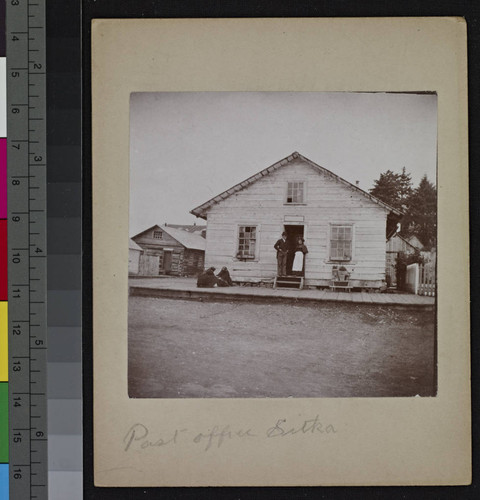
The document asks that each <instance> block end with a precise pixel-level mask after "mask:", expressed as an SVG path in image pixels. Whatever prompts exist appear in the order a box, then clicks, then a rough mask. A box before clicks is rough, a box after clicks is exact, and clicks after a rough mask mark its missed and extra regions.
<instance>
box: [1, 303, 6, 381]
mask: <svg viewBox="0 0 480 500" xmlns="http://www.w3.org/2000/svg"><path fill="white" fill-rule="evenodd" d="M7 314H8V302H6V301H2V302H0V382H7V380H8V316H7Z"/></svg>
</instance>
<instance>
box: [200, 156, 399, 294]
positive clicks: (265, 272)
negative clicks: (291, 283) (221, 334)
mask: <svg viewBox="0 0 480 500" xmlns="http://www.w3.org/2000/svg"><path fill="white" fill-rule="evenodd" d="M191 213H192V214H194V215H196V216H197V217H201V218H202V219H205V220H206V221H207V237H206V240H207V241H206V242H207V246H206V255H205V260H206V262H205V265H206V267H208V266H215V267H216V268H220V267H222V266H227V267H228V268H229V270H230V272H231V275H232V278H233V279H234V280H235V281H253V282H259V281H272V280H273V279H274V277H275V276H276V272H277V262H276V252H275V250H274V248H273V246H274V244H275V242H276V241H277V240H278V238H280V235H281V234H282V232H283V231H285V232H286V233H287V235H288V241H289V242H290V244H291V246H292V250H293V247H294V245H295V241H296V239H297V238H298V237H299V236H301V237H303V238H305V243H306V245H307V247H308V250H309V253H308V254H307V257H306V260H305V285H306V286H310V287H313V286H319V287H323V286H328V285H329V283H330V281H331V279H332V272H333V267H334V266H337V267H338V266H344V267H346V268H347V270H348V272H349V273H350V280H351V284H352V286H354V287H362V288H368V287H372V288H379V287H381V286H383V284H384V280H385V264H386V252H385V250H386V248H385V241H386V238H387V234H389V232H391V231H392V228H395V226H396V224H397V223H398V220H399V219H400V217H401V215H402V214H401V213H400V212H399V211H398V210H396V209H395V208H393V207H390V206H389V205H387V204H386V203H383V202H382V201H380V200H378V199H377V198H375V197H373V196H372V195H370V194H369V193H367V192H366V191H363V190H362V189H360V188H359V187H358V186H355V185H353V184H351V183H349V182H347V181H346V180H344V179H342V178H340V177H339V176H337V175H335V174H334V173H332V172H330V171H329V170H327V169H325V168H323V167H321V166H319V165H317V164H316V163H314V162H312V161H311V160H309V159H307V158H305V157H304V156H302V155H300V154H299V153H293V154H292V155H290V156H288V157H287V158H284V159H283V160H280V161H279V162H277V163H275V164H274V165H271V166H270V167H268V168H266V169H264V170H262V171H261V172H259V173H258V174H255V175H253V176H251V177H249V178H248V179H246V180H245V181H243V182H241V183H239V184H237V185H235V186H233V187H232V188H230V189H227V190H226V191H224V192H223V193H221V194H219V195H218V196H215V197H214V198H212V199H211V200H208V201H207V202H205V203H203V204H202V205H200V206H198V207H197V208H195V209H193V210H192V211H191ZM290 255H291V258H290V259H289V262H288V263H287V274H288V273H289V272H290V271H291V265H292V260H293V251H292V252H291V254H290Z"/></svg>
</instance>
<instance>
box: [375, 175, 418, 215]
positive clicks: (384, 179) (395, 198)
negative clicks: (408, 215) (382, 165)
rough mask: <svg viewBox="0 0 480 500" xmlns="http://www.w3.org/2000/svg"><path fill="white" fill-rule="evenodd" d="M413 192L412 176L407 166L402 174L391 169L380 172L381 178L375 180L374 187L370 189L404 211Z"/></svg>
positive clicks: (381, 198)
mask: <svg viewBox="0 0 480 500" xmlns="http://www.w3.org/2000/svg"><path fill="white" fill-rule="evenodd" d="M412 192H413V190H412V178H411V175H410V174H408V173H407V171H406V170H405V167H403V169H402V172H401V173H400V174H396V173H395V172H392V171H391V170H387V171H386V172H385V173H383V174H380V178H379V179H377V180H376V181H375V182H374V185H373V188H372V189H370V194H372V195H373V196H375V197H376V198H378V199H379V200H382V201H384V202H385V203H387V204H388V205H390V206H392V207H394V208H396V209H398V210H400V211H402V212H405V211H406V210H407V208H408V205H407V203H408V200H409V198H410V196H411V195H412Z"/></svg>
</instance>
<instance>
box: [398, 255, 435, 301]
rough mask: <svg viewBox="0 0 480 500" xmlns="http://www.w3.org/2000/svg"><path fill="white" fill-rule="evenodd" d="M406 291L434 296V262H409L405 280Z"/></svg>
mask: <svg viewBox="0 0 480 500" xmlns="http://www.w3.org/2000/svg"><path fill="white" fill-rule="evenodd" d="M405 286H406V288H407V291H409V292H410V293H414V294H415V295H428V296H430V297H434V296H435V293H436V273H435V264H434V263H426V264H410V265H409V266H407V276H406V280H405Z"/></svg>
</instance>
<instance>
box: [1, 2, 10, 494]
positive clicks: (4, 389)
mask: <svg viewBox="0 0 480 500" xmlns="http://www.w3.org/2000/svg"><path fill="white" fill-rule="evenodd" d="M6 62H7V61H6V57H5V0H0V499H2V500H3V499H7V498H8V481H9V479H8V436H9V433H8V318H7V309H8V301H7V299H8V282H7V277H8V273H7V267H8V262H7V116H6V103H7V80H6V66H7V64H6Z"/></svg>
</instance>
